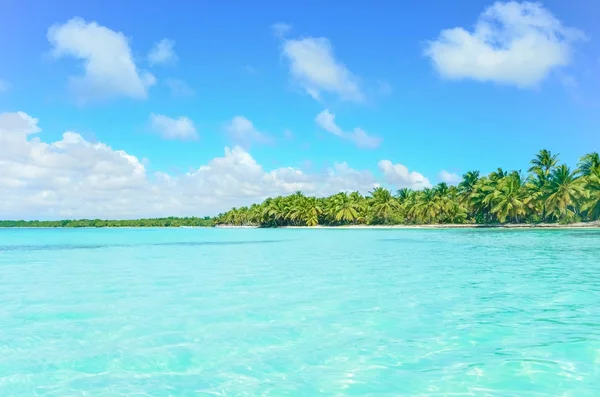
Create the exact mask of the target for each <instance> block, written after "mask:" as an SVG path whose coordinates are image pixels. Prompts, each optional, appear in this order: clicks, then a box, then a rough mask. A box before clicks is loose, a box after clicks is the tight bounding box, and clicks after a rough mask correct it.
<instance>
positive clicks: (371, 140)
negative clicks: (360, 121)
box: [348, 128, 383, 149]
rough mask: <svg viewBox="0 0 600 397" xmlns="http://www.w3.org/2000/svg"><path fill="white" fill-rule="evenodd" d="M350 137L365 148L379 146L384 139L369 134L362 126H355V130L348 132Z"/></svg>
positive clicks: (357, 144)
mask: <svg viewBox="0 0 600 397" xmlns="http://www.w3.org/2000/svg"><path fill="white" fill-rule="evenodd" d="M348 138H349V139H350V140H351V141H352V142H354V144H355V145H356V146H358V147H360V148H365V149H375V148H378V147H379V145H381V142H382V141H383V140H382V139H381V138H379V137H376V136H373V135H369V134H367V133H366V131H365V130H363V129H362V128H355V129H354V131H352V132H351V133H350V134H348Z"/></svg>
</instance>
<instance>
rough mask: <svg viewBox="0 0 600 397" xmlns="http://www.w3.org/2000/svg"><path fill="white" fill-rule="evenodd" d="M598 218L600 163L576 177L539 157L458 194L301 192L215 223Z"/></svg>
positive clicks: (592, 158)
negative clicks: (523, 167) (312, 194)
mask: <svg viewBox="0 0 600 397" xmlns="http://www.w3.org/2000/svg"><path fill="white" fill-rule="evenodd" d="M599 218H600V156H599V155H598V153H597V152H592V153H589V154H586V155H585V156H583V157H581V159H580V161H579V164H578V167H577V169H575V170H571V169H570V168H569V167H568V166H567V165H566V164H559V160H558V155H556V154H552V153H551V152H550V151H548V150H541V151H540V152H539V153H538V154H537V155H536V156H535V158H534V159H533V160H531V162H530V167H529V169H528V173H527V175H523V174H522V173H521V172H520V171H505V170H503V169H502V168H498V169H497V170H496V171H494V172H492V173H490V174H489V175H487V176H481V175H480V173H479V171H469V172H467V173H465V174H464V175H463V177H462V181H461V182H460V183H459V184H458V185H457V186H448V184H446V183H440V184H438V185H437V186H435V187H432V188H426V189H423V190H411V189H408V188H404V189H400V190H398V191H396V193H395V194H392V192H390V191H389V190H388V189H385V188H383V187H378V188H375V189H374V190H372V191H371V192H370V193H369V195H368V196H363V195H362V194H360V193H359V192H352V193H349V194H348V193H345V192H340V193H337V194H334V195H332V196H329V197H325V198H319V197H309V196H305V195H303V194H302V192H296V193H295V194H292V195H290V196H286V197H274V198H268V199H266V200H265V201H263V202H262V203H261V204H253V205H251V206H250V207H241V208H233V209H231V210H230V211H227V212H225V213H223V214H220V215H218V216H217V217H216V218H215V221H214V222H215V225H219V226H258V227H286V226H287V227H289V226H297V227H300V226H313V227H314V226H359V225H366V226H369V225H371V226H377V225H383V226H385V225H390V226H391V225H407V226H410V225H439V226H441V227H443V225H465V226H469V225H470V226H507V225H508V226H519V225H522V226H527V225H532V226H533V225H540V224H543V225H545V226H550V227H551V226H552V225H556V226H560V225H573V224H578V225H582V224H583V223H584V222H585V224H583V225H589V226H592V225H594V226H597V225H598V223H597V221H598V219H599Z"/></svg>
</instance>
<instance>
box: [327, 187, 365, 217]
mask: <svg viewBox="0 0 600 397" xmlns="http://www.w3.org/2000/svg"><path fill="white" fill-rule="evenodd" d="M359 211H360V204H359V203H357V202H355V201H353V200H352V199H351V198H350V197H349V196H348V195H347V194H346V193H345V192H341V193H338V194H336V195H334V196H332V197H331V199H330V200H329V208H328V211H327V212H328V214H329V216H330V217H331V218H333V220H334V221H335V222H337V223H351V222H354V221H356V220H357V219H358V218H359V216H360V213H359Z"/></svg>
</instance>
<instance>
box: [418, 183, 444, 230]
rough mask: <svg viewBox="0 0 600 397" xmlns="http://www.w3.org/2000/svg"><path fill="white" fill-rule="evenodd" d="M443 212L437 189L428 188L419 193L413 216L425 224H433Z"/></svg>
mask: <svg viewBox="0 0 600 397" xmlns="http://www.w3.org/2000/svg"><path fill="white" fill-rule="evenodd" d="M441 210H442V206H441V205H440V200H439V196H438V195H437V193H436V191H435V189H431V188H426V189H423V190H422V191H420V192H419V194H418V196H417V200H416V202H415V205H414V206H413V207H412V209H411V215H412V216H414V217H415V218H416V219H418V220H420V221H422V222H424V223H433V222H434V221H435V220H436V219H437V217H438V215H439V214H440V212H441Z"/></svg>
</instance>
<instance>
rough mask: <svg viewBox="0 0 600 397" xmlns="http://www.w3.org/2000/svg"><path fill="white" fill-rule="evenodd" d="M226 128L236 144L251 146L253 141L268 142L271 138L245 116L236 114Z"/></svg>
mask: <svg viewBox="0 0 600 397" xmlns="http://www.w3.org/2000/svg"><path fill="white" fill-rule="evenodd" d="M225 130H226V131H227V133H228V134H229V137H230V138H231V140H232V141H233V142H234V143H235V144H236V145H241V146H243V147H246V148H247V147H249V146H250V145H251V144H252V143H258V144H267V143H270V142H271V138H270V137H269V136H268V135H267V134H265V133H263V132H261V131H259V130H257V129H256V127H254V124H252V122H251V121H250V120H248V119H247V118H245V117H243V116H235V117H234V118H233V119H231V121H230V122H229V123H227V125H226V126H225Z"/></svg>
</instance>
